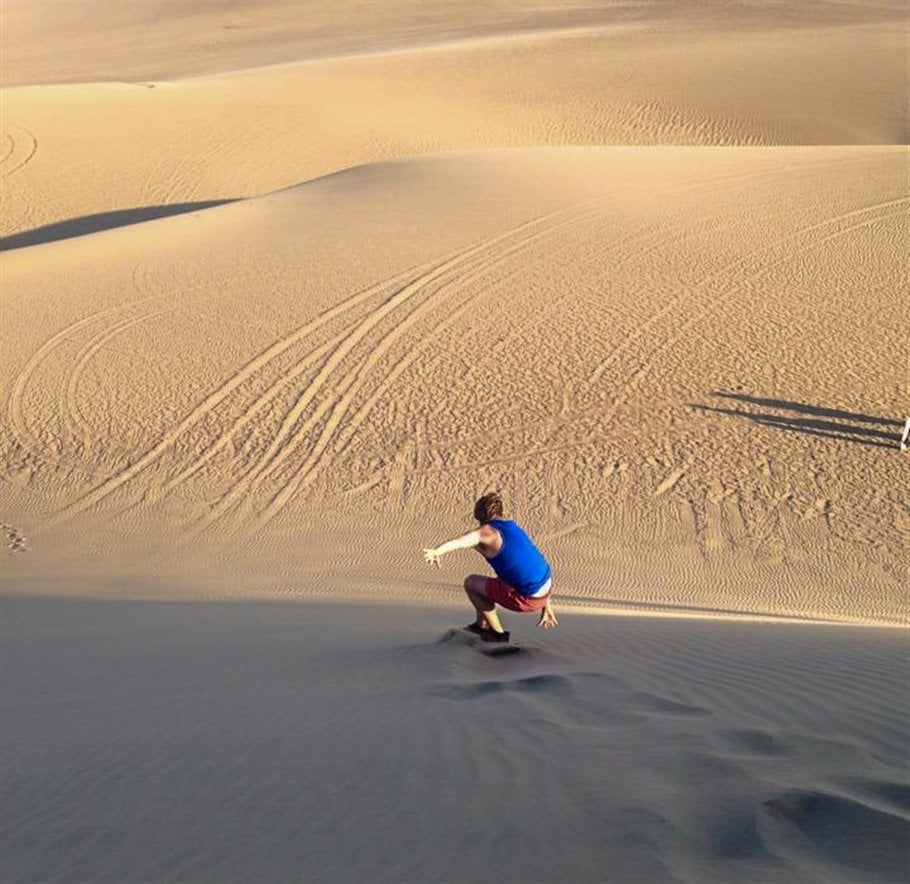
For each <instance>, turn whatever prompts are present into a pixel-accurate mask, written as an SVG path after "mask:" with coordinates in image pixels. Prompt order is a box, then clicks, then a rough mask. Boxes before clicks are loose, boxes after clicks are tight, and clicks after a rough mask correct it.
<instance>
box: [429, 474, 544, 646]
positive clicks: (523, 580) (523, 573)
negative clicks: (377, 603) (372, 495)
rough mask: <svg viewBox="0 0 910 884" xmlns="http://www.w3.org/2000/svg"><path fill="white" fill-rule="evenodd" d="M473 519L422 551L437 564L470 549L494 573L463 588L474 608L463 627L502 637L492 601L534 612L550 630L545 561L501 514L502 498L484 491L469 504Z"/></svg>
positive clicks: (473, 577) (487, 637)
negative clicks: (470, 526) (472, 527)
mask: <svg viewBox="0 0 910 884" xmlns="http://www.w3.org/2000/svg"><path fill="white" fill-rule="evenodd" d="M474 518H475V519H477V521H478V522H480V528H479V529H477V530H476V531H471V532H469V533H468V534H465V535H464V536H462V537H457V538H455V539H454V540H449V541H447V542H446V543H443V544H442V545H441V546H438V547H436V548H435V549H425V550H424V551H423V554H424V558H425V559H426V560H427V561H428V562H430V563H433V564H436V565H437V566H438V565H439V557H440V556H442V555H445V554H446V553H449V552H454V551H455V550H457V549H469V548H470V547H474V548H475V549H476V550H477V551H478V552H479V553H480V554H481V555H482V556H483V557H484V558H485V559H486V560H487V562H489V564H490V567H492V568H493V571H494V572H495V573H496V576H495V577H485V576H483V575H481V574H471V575H469V576H468V577H465V579H464V589H465V592H466V593H467V594H468V598H469V599H470V600H471V604H472V605H473V606H474V609H475V611H476V612H477V617H476V620H475V622H474V623H470V624H468V626H466V627H465V629H467V630H468V631H469V632H476V633H477V634H479V635H480V636H481V637H482V638H483V639H484V641H508V640H509V633H508V632H506V631H505V630H504V629H503V628H502V624H501V623H500V622H499V615H498V614H497V613H496V605H497V604H499V605H501V606H502V607H504V608H508V609H509V610H510V611H519V612H522V613H525V612H530V611H538V612H539V613H540V619H539V620H538V621H537V625H538V626H541V627H543V628H544V629H552V628H553V627H554V626H557V625H558V623H559V621H558V620H557V619H556V614H555V613H554V611H553V605H552V602H551V594H552V592H551V590H552V575H551V571H550V565H549V563H548V562H547V560H546V558H545V557H544V555H543V553H541V551H540V550H539V549H538V548H537V546H536V545H535V544H534V541H533V540H531V538H530V537H529V536H528V535H527V533H526V532H525V531H524V529H523V528H522V527H521V526H520V525H518V524H517V523H516V522H515V521H513V520H512V519H506V518H503V505H502V498H501V497H500V496H499V494H498V493H496V492H494V493H492V494H486V495H484V496H483V497H481V498H480V499H479V500H478V501H477V503H475V505H474Z"/></svg>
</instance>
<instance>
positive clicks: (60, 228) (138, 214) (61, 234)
mask: <svg viewBox="0 0 910 884" xmlns="http://www.w3.org/2000/svg"><path fill="white" fill-rule="evenodd" d="M233 202H236V200H234V199H225V200H207V201H206V202H200V203H174V204H173V205H169V206H143V207H141V208H138V209H119V210H117V211H115V212H99V213H98V214H97V215H84V216H83V217H81V218H70V219H69V220H67V221H57V222H56V223H54V224H47V225H45V226H44V227H36V228H35V229H34V230H26V231H24V232H23V233H14V234H12V235H11V236H4V237H2V238H0V252H5V251H8V250H11V249H21V248H24V247H25V246H36V245H40V244H41V243H46V242H56V241H57V240H61V239H72V238H73V237H75V236H85V235H86V234H87V233H99V232H100V231H102V230H112V229H114V228H115V227H127V226H129V225H130V224H139V223H141V222H143V221H154V220H155V219H157V218H167V217H169V216H171V215H185V214H186V213H187V212H196V211H199V210H200V209H210V208H212V207H213V206H223V205H224V204H225V203H233Z"/></svg>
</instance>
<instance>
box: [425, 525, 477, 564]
mask: <svg viewBox="0 0 910 884" xmlns="http://www.w3.org/2000/svg"><path fill="white" fill-rule="evenodd" d="M480 541H481V534H480V529H478V530H477V531H471V532H469V533H468V534H463V535H462V536H461V537H456V538H455V539H454V540H447V541H446V542H445V543H443V544H442V545H441V546H437V547H436V548H435V549H425V550H424V551H423V557H424V558H425V559H426V560H427V561H428V562H429V563H430V564H431V565H436V567H437V568H438V567H439V557H440V556H444V555H445V554H446V553H450V552H455V550H458V549H471V548H473V547H475V546H477V545H478V544H479V543H480Z"/></svg>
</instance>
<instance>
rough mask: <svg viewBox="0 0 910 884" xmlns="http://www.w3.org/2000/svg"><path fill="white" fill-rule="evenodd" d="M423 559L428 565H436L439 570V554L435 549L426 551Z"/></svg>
mask: <svg viewBox="0 0 910 884" xmlns="http://www.w3.org/2000/svg"><path fill="white" fill-rule="evenodd" d="M423 557H424V559H426V561H427V564H429V565H435V566H436V567H437V568H438V567H440V565H439V552H438V551H437V550H435V549H425V550H424V551H423Z"/></svg>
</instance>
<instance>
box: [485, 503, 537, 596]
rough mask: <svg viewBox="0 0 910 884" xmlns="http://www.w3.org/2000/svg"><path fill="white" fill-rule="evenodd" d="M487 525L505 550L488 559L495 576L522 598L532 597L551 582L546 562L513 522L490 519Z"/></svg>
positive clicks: (528, 538)
mask: <svg viewBox="0 0 910 884" xmlns="http://www.w3.org/2000/svg"><path fill="white" fill-rule="evenodd" d="M487 524H488V525H492V526H493V527H494V528H495V529H496V530H497V531H498V532H499V534H500V536H501V537H502V548H501V549H500V550H499V552H498V553H496V555H495V556H493V558H492V559H487V561H488V562H489V563H490V566H491V567H492V568H493V570H494V571H495V572H496V576H497V577H498V578H499V579H500V580H504V581H505V582H506V583H508V584H509V586H511V587H512V589H514V590H515V591H516V592H518V593H521V595H533V594H534V593H535V592H537V590H538V589H540V588H541V587H542V586H543V585H544V584H545V583H546V582H547V581H548V580H549V579H550V566H549V565H548V564H547V560H546V559H545V558H544V557H543V555H542V554H541V552H540V550H539V549H538V548H537V547H536V546H534V544H533V542H532V541H531V538H530V537H528V535H527V534H525V533H524V531H522V530H521V528H519V527H518V525H516V524H515V522H513V521H512V520H511V519H491V520H490V521H489V522H488V523H487Z"/></svg>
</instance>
